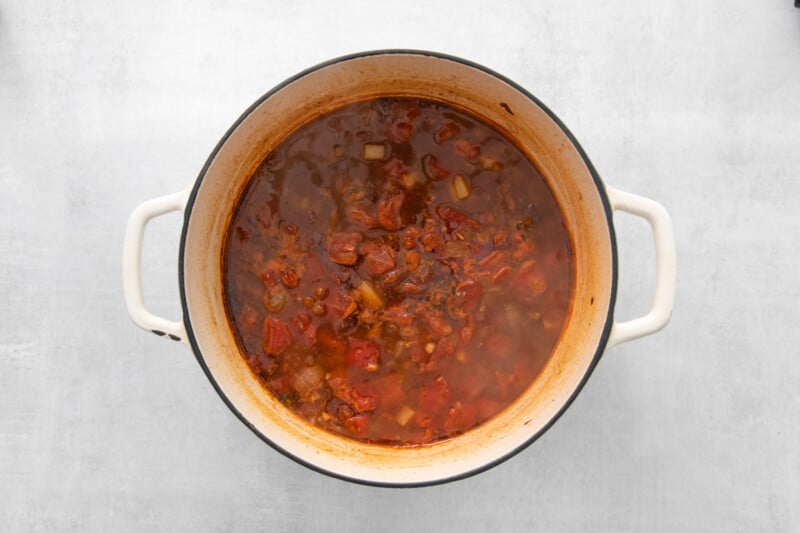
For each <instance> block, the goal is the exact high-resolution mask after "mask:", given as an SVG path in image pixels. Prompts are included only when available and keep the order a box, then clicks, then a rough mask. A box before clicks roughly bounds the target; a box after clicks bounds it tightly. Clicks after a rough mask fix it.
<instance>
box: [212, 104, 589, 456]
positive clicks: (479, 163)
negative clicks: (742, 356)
mask: <svg viewBox="0 0 800 533" xmlns="http://www.w3.org/2000/svg"><path fill="white" fill-rule="evenodd" d="M573 270H574V267H573V259H572V248H571V244H570V238H569V235H568V233H567V231H566V229H565V227H564V223H563V218H562V216H561V213H560V212H559V209H558V206H557V205H556V202H555V201H554V199H553V196H552V194H551V192H550V190H549V188H548V186H547V184H546V183H545V181H544V180H543V178H542V176H541V175H540V174H539V172H538V171H537V169H536V168H535V167H534V165H533V164H532V163H531V162H530V161H529V160H528V159H527V158H526V157H525V156H524V155H523V153H522V152H521V151H520V150H519V149H518V148H517V147H516V146H515V145H514V144H513V143H511V142H510V141H509V140H508V139H506V138H505V137H504V136H503V135H501V134H500V133H498V132H497V131H496V130H495V129H493V128H491V127H490V126H488V125H486V124H484V123H482V122H481V121H479V120H476V119H475V118H473V117H472V116H470V115H469V114H466V113H464V112H463V111H460V110H457V109H454V108H452V107H450V106H448V105H445V104H442V103H438V102H432V101H427V100H419V99H398V98H383V99H375V100H369V101H364V102H359V103H354V104H351V105H347V106H345V107H342V108H339V109H337V110H335V111H333V112H331V113H328V114H326V115H324V116H322V117H320V118H317V119H315V120H313V121H312V122H310V123H307V124H305V125H304V126H302V127H300V128H299V129H298V130H297V131H295V132H294V133H293V134H291V135H290V136H289V137H288V138H287V139H286V140H285V141H283V142H282V143H281V144H280V145H279V146H278V147H277V148H276V149H275V150H273V151H272V152H271V153H270V154H269V155H268V156H267V158H266V159H265V160H264V161H263V163H262V164H261V165H260V167H259V168H258V170H257V171H256V172H255V174H254V175H253V176H252V178H251V180H250V182H249V184H248V185H247V188H246V189H245V191H244V193H243V195H242V197H241V199H240V201H239V205H238V207H237V209H236V212H235V215H234V217H233V220H232V221H231V224H230V228H229V233H228V236H227V241H226V245H225V251H224V287H225V299H226V305H227V310H228V314H229V318H230V321H231V324H232V326H233V329H234V331H235V334H236V337H237V340H238V342H239V345H240V348H241V352H242V354H243V357H244V358H245V359H246V361H247V363H248V365H249V366H250V368H251V369H252V371H253V373H254V374H255V375H256V376H257V377H258V378H259V379H260V381H261V382H262V383H263V385H264V387H265V388H266V389H267V390H268V391H269V393H270V394H272V395H274V396H275V397H276V398H277V399H279V400H280V401H281V402H282V403H283V404H284V405H285V406H286V407H287V408H288V409H290V410H291V411H293V412H294V413H295V414H296V415H298V416H300V417H302V418H303V419H305V420H307V421H308V422H309V423H311V424H313V425H315V426H318V427H320V428H323V429H325V430H327V431H331V432H334V433H337V434H340V435H344V436H346V437H350V438H353V439H358V440H362V441H368V442H373V443H382V444H389V445H396V446H397V445H399V446H404V445H420V444H425V443H430V442H434V441H437V440H441V439H446V438H449V437H452V436H455V435H458V434H460V433H462V432H464V431H467V430H469V429H470V428H472V427H474V426H476V425H478V424H480V423H482V422H484V421H485V420H487V419H488V418H490V417H492V416H493V415H495V414H496V413H498V412H499V411H500V410H502V409H503V408H504V407H506V406H507V405H509V404H510V403H511V402H513V401H514V399H515V398H516V397H517V396H518V395H519V394H520V393H521V392H522V391H523V390H524V389H525V388H526V387H527V386H528V385H529V384H530V383H531V382H532V381H533V380H534V379H535V377H536V375H537V374H538V373H539V372H540V370H541V369H542V368H543V367H544V365H545V364H546V362H547V360H548V358H549V356H550V354H551V352H552V350H553V349H554V347H555V345H556V342H557V341H558V338H559V335H560V333H561V330H562V327H563V324H564V321H565V317H566V315H567V313H568V311H569V307H570V302H571V295H572V285H573Z"/></svg>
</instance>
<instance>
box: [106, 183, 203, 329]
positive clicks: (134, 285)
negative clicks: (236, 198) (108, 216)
mask: <svg viewBox="0 0 800 533" xmlns="http://www.w3.org/2000/svg"><path fill="white" fill-rule="evenodd" d="M190 192H191V188H189V189H186V190H183V191H180V192H176V193H173V194H168V195H166V196H161V197H159V198H153V199H152V200H148V201H146V202H144V203H143V204H141V205H139V206H138V207H137V208H136V209H134V210H133V212H132V213H131V216H130V218H128V226H127V228H126V229H125V242H124V244H123V250H122V283H123V287H124V289H125V304H126V305H127V306H128V314H130V315H131V318H132V319H133V321H134V323H135V324H136V325H137V326H139V327H140V328H142V329H146V330H148V331H152V332H153V333H155V334H156V335H158V336H161V337H163V336H167V337H169V338H170V339H172V340H174V341H180V342H183V343H184V344H187V345H188V344H189V343H188V341H187V339H186V329H185V328H184V326H183V322H182V321H178V322H174V321H172V320H167V319H165V318H161V317H159V316H156V315H154V314H153V313H151V312H150V311H148V310H147V309H146V308H145V306H144V297H143V296H142V242H143V241H144V229H145V226H147V223H148V222H150V220H151V219H153V218H155V217H157V216H161V215H164V214H167V213H171V212H172V211H183V210H184V209H185V208H186V202H187V200H188V199H189V193H190Z"/></svg>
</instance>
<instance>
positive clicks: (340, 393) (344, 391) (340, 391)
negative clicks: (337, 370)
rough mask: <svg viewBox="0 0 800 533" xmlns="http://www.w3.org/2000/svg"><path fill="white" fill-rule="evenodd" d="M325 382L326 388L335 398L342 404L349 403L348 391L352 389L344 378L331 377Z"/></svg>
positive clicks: (338, 376)
mask: <svg viewBox="0 0 800 533" xmlns="http://www.w3.org/2000/svg"><path fill="white" fill-rule="evenodd" d="M327 381H328V387H330V388H331V392H332V393H333V395H334V396H335V397H337V398H339V399H340V400H342V401H343V402H347V403H350V391H351V390H352V387H351V386H350V384H349V383H348V382H347V379H346V378H345V377H344V376H340V375H331V376H329V377H328V379H327Z"/></svg>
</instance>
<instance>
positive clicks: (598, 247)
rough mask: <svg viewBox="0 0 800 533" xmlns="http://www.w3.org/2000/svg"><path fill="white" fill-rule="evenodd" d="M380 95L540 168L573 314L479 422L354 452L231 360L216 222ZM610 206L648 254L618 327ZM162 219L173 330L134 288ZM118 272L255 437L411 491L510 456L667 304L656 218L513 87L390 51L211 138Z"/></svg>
mask: <svg viewBox="0 0 800 533" xmlns="http://www.w3.org/2000/svg"><path fill="white" fill-rule="evenodd" d="M392 95H393V96H407V97H419V98H427V99H433V100H439V101H443V102H446V103H448V104H450V105H453V106H456V107H460V108H462V109H466V110H468V111H469V112H470V113H471V114H473V115H476V116H478V117H480V118H482V119H483V120H484V121H485V122H488V123H490V124H494V125H495V126H496V127H497V128H499V129H500V130H502V131H504V132H505V133H506V135H507V136H508V137H510V138H512V139H514V140H515V141H516V143H517V145H518V146H519V147H520V148H521V149H522V150H523V151H524V152H526V153H527V155H528V156H529V157H530V159H531V160H532V161H533V162H534V163H535V164H536V165H537V167H538V168H539V169H540V170H541V172H542V174H543V175H544V177H545V179H546V180H547V182H548V184H549V186H550V188H551V190H552V192H553V194H554V196H555V198H556V200H557V202H558V203H559V205H560V206H561V209H562V212H563V215H564V217H565V220H566V225H567V227H568V229H569V232H570V235H571V237H572V243H573V250H574V256H575V261H576V264H575V288H574V300H573V305H572V310H571V313H570V315H569V317H568V319H567V323H566V325H565V327H564V331H563V333H562V336H561V339H560V341H559V343H558V345H557V346H556V349H555V352H554V353H553V355H552V357H551V359H550V361H549V363H548V364H547V366H546V367H545V368H544V370H543V371H542V373H541V374H540V376H539V377H538V379H536V380H535V381H534V383H533V384H532V385H531V386H529V387H528V389H527V390H526V391H525V392H524V393H523V394H522V395H521V396H520V398H519V399H518V400H516V401H515V402H514V403H513V404H512V405H511V406H510V407H509V408H507V409H505V410H504V411H502V412H501V413H500V414H498V415H497V416H495V417H494V418H493V419H491V420H489V421H487V422H486V423H484V424H483V425H481V426H479V427H477V428H475V429H473V430H471V431H468V432H466V433H465V434H463V435H461V436H458V437H456V438H453V439H450V440H447V441H444V442H437V443H434V444H430V445H425V446H418V447H406V448H393V447H387V446H380V445H370V444H365V443H359V442H356V441H353V440H350V439H346V438H342V437H339V436H336V435H333V434H330V433H327V432H324V431H321V430H319V429H316V428H314V427H312V426H311V425H309V424H307V423H306V422H304V421H302V420H301V419H299V418H298V417H296V416H294V415H293V414H292V413H290V412H289V411H288V410H287V409H286V408H285V407H284V406H283V405H281V404H280V403H279V402H277V401H276V400H274V399H273V398H272V397H271V396H270V395H269V394H268V393H267V392H265V389H264V388H263V387H262V385H261V384H260V383H259V382H258V381H257V380H256V378H255V377H254V376H253V374H252V373H251V371H250V369H249V367H248V366H247V364H246V363H245V361H244V359H243V358H242V357H241V355H240V354H239V348H238V347H237V344H236V340H235V338H234V335H233V332H232V330H231V326H230V323H229V321H228V317H227V315H226V311H225V305H224V299H223V285H222V249H223V244H224V240H225V235H226V231H227V227H228V223H229V221H230V219H231V217H232V215H233V211H234V208H235V206H236V204H237V200H238V198H239V196H240V194H241V193H242V191H243V189H244V187H245V185H246V183H247V181H248V178H250V176H251V175H252V173H253V172H254V170H255V169H256V167H257V166H258V165H259V163H260V162H261V161H262V160H263V159H264V157H265V156H266V155H267V154H268V153H269V152H270V151H271V150H272V149H273V148H274V147H275V146H277V145H278V144H279V143H280V142H281V141H282V140H283V139H284V138H285V137H286V136H287V135H288V134H289V133H290V132H292V131H293V130H295V129H296V128H297V127H299V126H300V125H302V124H304V123H306V122H308V121H309V120H311V119H313V118H314V117H316V116H318V115H319V114H321V113H325V112H327V111H329V110H332V109H334V108H337V107H339V106H342V105H345V104H348V103H351V102H353V101H357V100H363V99H369V98H374V97H379V96H392ZM615 210H622V211H626V212H629V213H632V214H634V215H637V216H640V217H642V218H644V219H645V220H647V222H649V223H650V225H651V227H652V229H653V235H654V238H655V244H656V247H655V249H656V287H655V296H654V299H653V306H652V309H651V311H650V312H649V313H647V314H646V315H645V316H643V317H641V318H637V319H635V320H631V321H629V322H616V321H615V320H614V303H615V296H616V289H617V255H616V244H615V236H614V226H613V221H612V213H613V211H615ZM170 211H183V213H184V222H183V231H182V234H181V244H180V262H179V278H180V294H181V303H182V310H183V320H182V321H180V322H172V321H169V320H165V319H163V318H160V317H158V316H155V315H153V314H152V313H150V312H148V311H147V309H146V308H145V306H144V303H143V299H142V291H141V265H140V259H141V246H142V238H143V233H144V228H145V226H146V224H147V222H148V221H149V220H150V219H152V218H153V217H156V216H159V215H162V214H164V213H167V212H170ZM123 275H124V284H125V298H126V301H127V305H128V311H129V313H130V315H131V317H132V318H133V320H134V322H135V323H136V324H137V325H138V326H140V327H142V328H144V329H147V330H150V331H152V332H154V333H156V334H158V335H167V336H169V337H170V338H171V339H174V340H177V341H181V342H183V343H184V344H187V345H188V346H190V347H191V348H192V350H193V351H194V354H195V356H196V357H197V360H198V362H199V363H200V365H201V366H202V368H203V370H204V371H205V373H206V375H207V376H208V379H209V380H210V381H211V383H212V385H213V386H214V388H215V389H216V390H217V392H218V393H219V395H220V397H221V398H222V399H223V401H224V402H225V403H226V404H227V405H228V407H230V409H231V410H232V411H233V412H234V414H236V416H238V417H239V419H240V420H241V421H242V422H244V423H245V424H246V425H247V426H248V427H249V428H250V429H251V430H253V432H255V433H256V435H258V436H259V437H261V438H262V439H263V440H264V441H266V442H267V443H269V444H270V445H272V446H273V447H275V448H276V449H277V450H279V451H281V452H282V453H284V454H286V455H287V456H289V457H291V458H293V459H295V460H296V461H299V462H300V463H302V464H305V465H307V466H309V467H311V468H313V469H316V470H319V471H321V472H324V473H327V474H330V475H333V476H336V477H340V478H344V479H348V480H352V481H358V482H363V483H369V484H376V485H392V486H411V485H425V484H432V483H440V482H443V481H449V480H453V479H457V478H461V477H465V476H467V475H470V474H474V473H477V472H480V471H483V470H485V469H487V468H489V467H491V466H493V465H495V464H497V463H499V462H501V461H503V460H504V459H507V458H508V457H510V456H511V455H513V454H515V453H516V452H518V451H519V450H521V449H522V448H524V447H525V446H526V445H528V444H530V443H531V442H533V441H534V440H535V439H536V438H537V437H538V436H539V435H541V434H542V433H543V432H544V431H545V430H547V428H548V427H549V426H550V425H551V424H553V423H554V422H555V420H556V419H557V418H558V416H559V415H560V414H561V413H562V412H563V411H564V410H565V409H566V408H567V407H568V406H569V404H570V403H571V402H572V400H573V399H574V398H575V396H576V395H577V394H578V392H579V391H580V389H581V388H582V386H583V384H584V383H585V382H586V380H587V379H588V377H589V375H590V374H591V372H592V369H593V368H594V366H595V365H596V364H597V363H598V361H599V359H600V357H601V354H602V353H603V351H604V350H605V349H607V348H609V347H611V346H613V345H615V344H619V343H621V342H625V341H628V340H631V339H634V338H636V337H640V336H643V335H648V334H650V333H653V332H655V331H658V330H659V329H661V328H662V327H664V325H666V323H667V322H668V320H669V317H670V313H671V310H672V305H673V302H674V292H675V250H674V242H673V236H672V227H671V223H670V220H669V216H668V214H667V212H666V211H665V210H664V208H663V207H661V206H660V205H659V204H657V203H655V202H653V201H652V200H648V199H645V198H642V197H639V196H635V195H632V194H628V193H624V192H621V191H618V190H615V189H612V188H610V187H608V186H606V185H604V184H603V183H602V181H600V179H599V177H598V175H597V173H596V171H595V170H594V168H593V167H592V164H591V163H590V162H589V159H588V158H587V157H586V154H584V152H583V150H582V149H581V147H580V146H579V145H578V142H577V141H576V140H575V139H574V138H573V137H572V135H571V134H570V132H569V131H568V130H567V128H566V127H565V126H564V125H563V124H561V122H560V121H559V120H558V118H557V117H556V116H555V115H554V114H553V113H552V112H550V111H549V110H548V109H547V108H546V107H545V106H544V105H542V104H541V103H540V102H539V101H538V100H537V99H536V98H534V97H533V96H532V95H530V94H529V93H527V92H526V91H525V90H524V89H522V88H521V87H519V86H517V85H515V84H514V83H513V82H511V81H509V80H507V79H505V78H503V77H502V76H500V75H498V74H496V73H494V72H491V71H489V70H487V69H485V68H483V67H481V66H478V65H475V64H472V63H469V62H467V61H463V60H460V59H456V58H453V57H447V56H442V55H439V54H432V53H428V52H416V51H401V50H398V51H395V50H391V51H377V52H367V53H362V54H357V55H353V56H349V57H344V58H340V59H336V60H333V61H330V62H328V63H325V64H322V65H319V66H316V67H314V68H311V69H309V70H307V71H305V72H302V73H301V74H298V75H297V76H295V77H294V78H292V79H290V80H287V81H286V82H284V83H283V84H281V85H279V86H278V87H276V88H275V89H273V90H272V91H270V92H269V93H267V94H266V95H265V96H264V97H262V98H261V99H260V100H259V101H257V102H256V103H255V104H254V105H253V106H252V107H251V108H250V109H248V110H247V111H246V112H245V113H244V114H243V115H242V116H241V117H240V118H239V120H237V121H236V123H235V124H234V125H233V126H232V127H231V129H230V130H229V131H228V133H227V134H226V135H225V136H224V137H223V139H222V140H221V141H220V143H219V144H218V145H217V147H216V148H215V149H214V151H213V152H212V154H211V155H210V157H209V158H208V161H207V162H206V164H205V166H204V167H203V170H202V171H201V172H200V176H199V177H198V178H197V180H196V182H195V183H194V185H193V186H192V187H191V188H189V189H186V190H184V191H181V192H178V193H175V194H171V195H168V196H163V197H161V198H156V199H154V200H151V201H149V202H145V203H143V204H142V205H140V206H139V207H137V208H136V209H135V210H134V212H133V213H132V214H131V217H130V220H129V222H128V228H127V232H126V235H125V246H124V258H123Z"/></svg>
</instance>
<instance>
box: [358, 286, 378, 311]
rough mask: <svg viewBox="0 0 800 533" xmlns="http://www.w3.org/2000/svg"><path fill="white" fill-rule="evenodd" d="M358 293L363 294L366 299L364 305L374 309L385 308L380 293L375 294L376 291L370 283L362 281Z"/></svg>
mask: <svg viewBox="0 0 800 533" xmlns="http://www.w3.org/2000/svg"><path fill="white" fill-rule="evenodd" d="M358 292H360V293H361V296H362V297H363V299H364V305H366V306H367V307H370V308H372V309H380V308H381V307H383V300H382V299H381V297H380V296H379V295H378V293H377V292H375V289H374V288H373V287H372V284H371V283H370V282H369V281H362V282H361V285H359V286H358Z"/></svg>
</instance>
